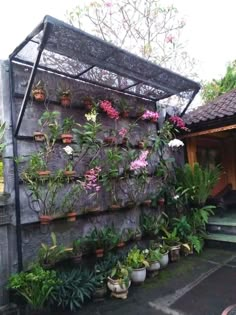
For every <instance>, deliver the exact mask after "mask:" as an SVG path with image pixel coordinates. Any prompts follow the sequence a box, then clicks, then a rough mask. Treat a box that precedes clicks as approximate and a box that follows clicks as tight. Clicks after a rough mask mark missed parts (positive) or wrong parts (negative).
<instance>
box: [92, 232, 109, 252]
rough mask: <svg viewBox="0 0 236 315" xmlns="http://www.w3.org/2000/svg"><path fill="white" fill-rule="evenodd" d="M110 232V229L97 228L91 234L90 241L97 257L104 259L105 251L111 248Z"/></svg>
mask: <svg viewBox="0 0 236 315" xmlns="http://www.w3.org/2000/svg"><path fill="white" fill-rule="evenodd" d="M108 231H109V229H108V228H101V229H98V228H97V227H95V228H94V229H93V230H92V232H91V233H90V234H89V239H90V241H91V244H92V246H93V247H94V249H95V253H96V257H103V255H104V252H105V249H107V248H108V247H109V244H110V239H109V233H108Z"/></svg>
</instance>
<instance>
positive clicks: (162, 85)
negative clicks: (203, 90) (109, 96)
mask: <svg viewBox="0 0 236 315" xmlns="http://www.w3.org/2000/svg"><path fill="white" fill-rule="evenodd" d="M40 45H41V47H43V52H42V56H41V58H40V61H39V65H38V68H39V69H42V70H46V71H52V72H54V73H57V74H61V75H65V76H67V77H70V78H74V79H78V80H81V81H85V82H90V83H93V84H96V85H99V86H103V87H107V88H110V89H114V90H117V91H120V92H124V93H127V94H131V95H136V96H139V97H142V98H145V99H149V100H153V101H157V100H161V99H165V98H167V97H170V96H172V95H180V96H183V97H185V98H187V99H189V100H190V101H189V103H190V102H191V100H192V99H193V98H194V96H195V95H196V93H197V92H198V91H199V89H200V85H199V84H198V83H196V82H194V81H192V80H190V79H187V78H185V77H183V76H181V75H179V74H176V73H174V72H172V71H170V70H167V69H164V68H162V67H160V66H158V65H156V64H154V63H151V62H149V61H147V60H145V59H143V58H140V57H138V56H136V55H134V54H132V53H130V52H128V51H125V50H123V49H121V48H118V47H116V46H114V45H112V44H111V43H108V42H106V41H103V40H102V39H100V38H97V37H95V36H92V35H90V34H87V33H85V32H83V31H81V30H79V29H77V28H75V27H73V26H71V25H68V24H66V23H64V22H62V21H59V20H57V19H55V18H53V17H51V16H46V17H45V18H44V19H43V21H42V23H40V24H39V26H38V27H37V28H35V29H34V31H33V32H32V33H31V34H30V35H29V36H28V37H27V38H26V39H25V40H24V41H23V42H22V43H21V44H20V45H19V46H18V47H17V48H16V49H15V50H14V52H13V53H12V54H11V56H10V59H11V60H12V61H16V62H20V63H23V64H26V65H32V66H33V65H34V63H35V59H36V57H37V52H38V47H40Z"/></svg>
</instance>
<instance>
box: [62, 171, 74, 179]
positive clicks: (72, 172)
mask: <svg viewBox="0 0 236 315" xmlns="http://www.w3.org/2000/svg"><path fill="white" fill-rule="evenodd" d="M63 173H64V175H65V176H66V177H69V178H70V177H74V176H75V171H64V172H63Z"/></svg>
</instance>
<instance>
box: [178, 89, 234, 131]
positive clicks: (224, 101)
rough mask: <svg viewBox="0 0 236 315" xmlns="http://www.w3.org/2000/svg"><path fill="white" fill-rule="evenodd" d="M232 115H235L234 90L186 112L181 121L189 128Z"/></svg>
mask: <svg viewBox="0 0 236 315" xmlns="http://www.w3.org/2000/svg"><path fill="white" fill-rule="evenodd" d="M233 115H236V89H234V90H232V91H230V92H227V93H225V94H223V95H221V96H219V97H217V98H216V99H215V100H214V101H211V102H209V103H207V104H205V105H202V106H200V107H198V108H196V109H194V110H193V111H189V112H187V113H186V114H185V115H184V116H183V119H184V121H185V123H186V125H188V126H191V125H195V124H201V123H203V122H208V121H209V122H210V121H212V120H215V119H220V118H225V117H230V116H233Z"/></svg>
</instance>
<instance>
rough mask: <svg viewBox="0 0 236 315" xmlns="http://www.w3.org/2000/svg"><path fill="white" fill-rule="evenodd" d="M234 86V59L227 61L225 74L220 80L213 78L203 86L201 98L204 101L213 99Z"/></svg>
mask: <svg viewBox="0 0 236 315" xmlns="http://www.w3.org/2000/svg"><path fill="white" fill-rule="evenodd" d="M235 88H236V60H235V61H233V62H231V63H229V64H228V66H227V69H226V73H225V76H224V77H223V78H221V79H220V80H215V79H213V80H212V81H211V82H207V83H205V84H204V86H203V90H202V98H203V100H204V101H205V102H209V101H212V100H214V99H215V98H216V97H218V96H220V95H222V94H224V93H226V92H229V91H231V90H233V89H235Z"/></svg>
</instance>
